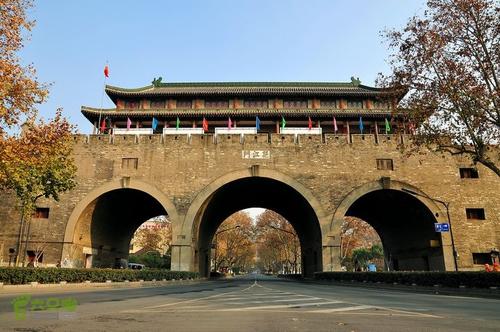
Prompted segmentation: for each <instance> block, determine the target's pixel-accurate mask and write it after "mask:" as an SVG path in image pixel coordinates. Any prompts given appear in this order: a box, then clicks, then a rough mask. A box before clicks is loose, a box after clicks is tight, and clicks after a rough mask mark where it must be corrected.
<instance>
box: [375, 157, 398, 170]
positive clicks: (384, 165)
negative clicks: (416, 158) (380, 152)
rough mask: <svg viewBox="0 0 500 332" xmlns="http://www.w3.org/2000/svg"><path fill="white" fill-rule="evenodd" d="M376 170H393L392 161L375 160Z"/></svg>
mask: <svg viewBox="0 0 500 332" xmlns="http://www.w3.org/2000/svg"><path fill="white" fill-rule="evenodd" d="M377 169H379V170H390V171H393V170H394V164H393V162H392V159H377Z"/></svg>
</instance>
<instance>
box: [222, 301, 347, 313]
mask: <svg viewBox="0 0 500 332" xmlns="http://www.w3.org/2000/svg"><path fill="white" fill-rule="evenodd" d="M336 303H342V302H340V301H329V302H314V303H303V304H302V303H295V304H278V305H264V306H257V307H243V308H232V309H219V310H218V311H245V310H263V309H283V308H294V307H296V308H297V309H298V308H302V307H312V306H315V305H327V304H336Z"/></svg>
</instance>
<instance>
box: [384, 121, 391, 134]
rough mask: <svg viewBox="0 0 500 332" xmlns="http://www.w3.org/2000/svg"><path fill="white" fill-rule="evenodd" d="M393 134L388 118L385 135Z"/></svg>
mask: <svg viewBox="0 0 500 332" xmlns="http://www.w3.org/2000/svg"><path fill="white" fill-rule="evenodd" d="M390 132H391V126H390V125H389V121H387V118H386V119H385V133H386V134H388V133H390Z"/></svg>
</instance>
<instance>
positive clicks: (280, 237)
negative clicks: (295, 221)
mask: <svg viewBox="0 0 500 332" xmlns="http://www.w3.org/2000/svg"><path fill="white" fill-rule="evenodd" d="M255 233H256V239H257V240H256V242H257V253H258V265H259V266H260V268H261V269H263V270H265V271H266V272H268V271H271V272H273V273H276V272H278V271H280V270H281V271H282V272H283V273H299V272H300V260H301V254H300V241H299V238H298V236H297V233H296V232H295V230H294V229H293V227H292V225H290V223H289V222H288V221H287V220H286V219H285V218H283V217H282V216H281V215H279V214H278V213H276V212H274V211H271V210H266V211H265V212H264V213H262V214H260V215H259V217H258V219H257V223H256V231H255Z"/></svg>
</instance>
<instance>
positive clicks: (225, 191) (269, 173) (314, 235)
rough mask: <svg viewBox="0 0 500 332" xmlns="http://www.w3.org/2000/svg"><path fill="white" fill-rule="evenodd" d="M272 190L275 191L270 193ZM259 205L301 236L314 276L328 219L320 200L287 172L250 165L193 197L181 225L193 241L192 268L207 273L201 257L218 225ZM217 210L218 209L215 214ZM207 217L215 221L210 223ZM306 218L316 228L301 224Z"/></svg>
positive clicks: (183, 232) (319, 265) (310, 270)
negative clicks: (224, 203) (228, 203)
mask: <svg viewBox="0 0 500 332" xmlns="http://www.w3.org/2000/svg"><path fill="white" fill-rule="evenodd" d="M273 190H274V191H276V192H274V193H273V194H271V193H270V192H273ZM278 192H279V193H278ZM234 193H238V194H237V195H234ZM272 195H274V196H272ZM280 195H283V196H282V197H280ZM235 196H241V197H240V198H235ZM256 196H259V197H256ZM222 197H224V198H222ZM230 197H231V200H232V204H233V206H230V207H223V206H220V204H219V203H216V202H220V201H221V200H224V199H228V198H230ZM287 200H289V201H290V203H291V204H292V205H293V202H296V205H300V206H294V207H290V211H295V212H294V213H292V212H288V211H286V209H285V208H284V206H285V205H284V204H286V201H287ZM292 201H293V202H292ZM284 202H285V203H284ZM256 206H258V207H263V208H268V209H272V210H274V211H276V212H278V213H280V214H281V215H283V216H284V217H285V218H286V219H287V220H289V221H290V223H291V224H292V225H293V226H294V228H295V229H296V231H297V233H298V234H299V238H300V237H301V236H302V239H301V247H302V248H303V261H304V260H305V266H308V268H307V269H305V270H306V271H305V272H306V274H309V275H311V274H312V273H313V272H315V271H321V270H322V258H321V255H322V249H321V246H322V243H321V238H322V236H321V229H322V225H323V224H324V223H325V222H327V221H328V220H329V218H328V217H327V215H326V213H325V212H324V210H323V208H322V206H321V205H320V203H319V201H318V200H317V199H316V198H315V197H314V195H313V194H312V193H311V192H310V191H309V190H308V189H307V188H306V187H305V186H303V185H302V184H301V183H300V182H298V181H297V180H295V179H293V178H291V177H289V176H287V175H285V174H282V173H279V172H277V171H274V170H269V169H263V168H260V169H257V170H256V169H252V168H250V169H248V170H241V171H236V172H232V173H229V174H226V175H225V176H223V177H220V178H218V179H216V180H215V181H213V182H212V183H210V184H209V185H208V186H206V187H205V188H204V189H203V190H202V191H201V192H200V193H198V195H197V196H196V198H195V199H194V200H193V202H192V203H191V206H190V208H189V210H188V212H187V214H186V217H185V219H184V222H183V224H182V226H181V236H184V237H186V238H188V237H189V238H190V239H192V240H193V242H192V250H193V252H192V256H191V257H192V258H191V259H192V261H191V264H190V265H191V269H194V270H198V271H200V272H201V274H202V275H204V274H206V273H207V271H208V270H207V266H206V264H207V263H205V264H203V261H206V259H207V258H206V257H201V256H202V255H209V254H210V253H209V248H208V244H209V243H210V240H211V237H212V236H213V233H214V232H215V231H216V229H217V227H218V225H219V224H220V223H222V222H223V220H224V219H225V217H227V216H229V215H230V214H232V213H233V212H236V211H239V210H241V209H244V208H248V207H256ZM214 209H217V212H216V213H215V212H214ZM294 209H295V210H294ZM300 218H302V219H300ZM299 219H300V220H303V219H304V221H300V220H299ZM207 220H210V223H212V222H213V224H211V225H210V226H207V225H208V224H207V223H208V221H207ZM305 220H308V221H307V222H310V223H311V224H310V229H314V231H312V230H307V229H306V227H304V226H303V225H302V224H301V223H302V222H303V223H305V222H306V221H305ZM201 251H208V252H201ZM179 256H180V255H179ZM183 257H185V256H183ZM185 258H186V257H185ZM174 266H175V263H174Z"/></svg>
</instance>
